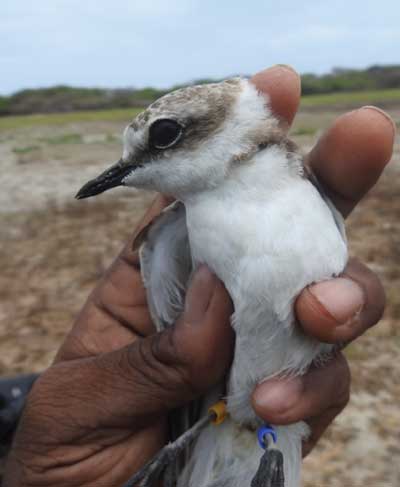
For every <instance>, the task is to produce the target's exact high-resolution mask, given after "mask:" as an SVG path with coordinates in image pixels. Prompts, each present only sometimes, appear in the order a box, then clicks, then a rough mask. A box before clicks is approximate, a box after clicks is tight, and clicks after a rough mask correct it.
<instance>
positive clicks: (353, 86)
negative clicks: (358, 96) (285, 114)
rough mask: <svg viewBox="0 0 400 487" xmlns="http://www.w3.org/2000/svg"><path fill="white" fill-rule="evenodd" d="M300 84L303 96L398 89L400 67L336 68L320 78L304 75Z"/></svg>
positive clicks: (399, 85)
mask: <svg viewBox="0 0 400 487" xmlns="http://www.w3.org/2000/svg"><path fill="white" fill-rule="evenodd" d="M301 83H302V89H303V94H304V95H315V94H321V93H335V92H349V91H364V90H387V89H390V88H400V66H398V65H392V66H390V65H389V66H371V67H370V68H367V69H341V68H336V69H334V70H333V71H332V73H329V74H324V75H321V76H317V75H315V74H304V75H303V76H302V79H301Z"/></svg>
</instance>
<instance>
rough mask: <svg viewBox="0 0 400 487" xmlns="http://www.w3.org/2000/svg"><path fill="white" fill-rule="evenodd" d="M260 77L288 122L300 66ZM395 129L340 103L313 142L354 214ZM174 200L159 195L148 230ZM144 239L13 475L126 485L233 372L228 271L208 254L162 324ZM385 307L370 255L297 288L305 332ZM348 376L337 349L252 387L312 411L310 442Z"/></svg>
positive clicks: (283, 416) (60, 379) (339, 199)
mask: <svg viewBox="0 0 400 487" xmlns="http://www.w3.org/2000/svg"><path fill="white" fill-rule="evenodd" d="M253 81H254V83H255V84H256V85H257V87H258V88H259V89H260V91H263V92H264V93H267V94H268V95H269V98H270V104H271V107H272V110H273V111H274V112H275V114H276V115H277V116H278V117H279V118H280V120H281V123H282V126H283V127H285V128H287V129H288V128H289V126H290V124H291V122H292V120H293V118H294V116H295V114H296V111H297V107H298V104H299V99H300V81H299V77H298V75H297V74H296V73H295V72H294V71H293V70H291V69H290V68H288V67H285V66H275V67H273V68H270V69H268V70H265V71H263V72H261V73H258V74H257V75H255V76H254V77H253ZM393 140H394V126H393V123H392V122H391V120H390V119H389V117H388V116H387V115H385V114H384V113H383V112H381V111H379V110H377V109H375V108H370V107H366V108H362V109H360V110H356V111H353V112H350V113H348V114H346V115H343V116H342V117H339V118H338V119H337V120H336V122H335V123H334V124H333V126H332V127H331V128H330V129H329V130H328V131H327V132H326V133H325V135H324V136H323V137H322V138H321V140H320V141H319V142H318V143H317V145H316V147H315V148H314V149H313V150H312V151H311V153H310V154H309V163H310V165H311V166H312V168H313V170H314V172H315V173H316V175H317V176H318V178H319V180H320V181H321V182H322V184H323V186H324V189H325V190H326V191H327V193H328V194H329V195H330V197H331V198H332V200H333V202H334V203H335V205H336V206H337V208H338V209H339V210H340V211H341V212H342V214H343V215H344V216H347V215H348V214H349V213H350V212H351V210H352V209H353V208H354V206H355V205H356V204H357V202H358V201H359V200H360V198H361V197H362V196H363V195H364V194H365V193H366V192H367V191H368V190H369V189H370V188H371V187H372V186H373V185H374V183H375V182H376V181H377V179H378V178H379V176H380V174H381V172H382V170H383V168H384V167H385V165H386V164H387V162H388V161H389V159H390V157H391V153H392V147H393ZM167 203H168V202H167V200H166V199H165V198H164V197H162V196H159V197H158V198H157V199H156V200H155V202H154V203H153V205H152V207H151V208H150V209H149V210H148V212H147V214H146V215H145V217H144V218H143V220H142V222H141V224H140V225H139V227H138V228H137V230H136V232H135V233H137V232H138V231H139V230H140V228H142V227H143V225H144V224H146V222H149V221H150V220H151V219H152V218H154V216H155V215H157V214H158V213H159V212H160V211H161V209H162V208H163V207H164V206H165V205H166V204H167ZM131 247H132V242H128V244H127V245H126V247H125V248H124V249H123V251H122V252H121V254H120V255H119V256H118V257H117V259H116V260H115V261H114V263H113V264H112V265H111V267H110V269H109V270H108V272H107V273H106V274H105V276H104V277H103V278H102V280H101V281H100V283H99V284H98V285H97V286H96V288H95V289H94V291H93V292H92V294H91V295H90V296H89V298H88V300H87V303H86V304H85V306H84V308H83V309H82V311H81V313H80V314H79V316H78V318H77V320H76V323H75V324H74V327H73V329H72V331H71V332H70V333H69V335H68V336H67V337H66V339H65V341H64V343H63V344H62V346H61V348H60V350H59V352H58V355H57V357H56V359H55V361H54V364H53V365H52V366H51V367H50V368H49V369H48V370H47V371H46V372H45V373H44V374H43V375H42V376H41V377H40V379H39V380H38V381H37V382H36V384H35V385H34V387H33V390H32V391H31V394H30V396H29V400H28V402H27V406H26V409H25V412H24V415H23V418H22V420H21V423H20V427H19V429H18V432H17V434H16V438H15V442H14V445H13V448H12V452H11V454H10V456H9V459H8V464H7V468H6V475H5V479H6V480H5V485H6V486H7V487H17V486H18V487H22V486H25V487H28V486H30V487H33V486H37V487H46V486H54V485H57V486H58V487H63V486H68V487H73V486H76V487H88V486H93V487H101V486H107V487H110V486H116V487H118V486H119V485H121V484H123V482H124V481H126V480H127V479H128V478H129V477H130V476H131V475H132V473H134V472H135V471H137V470H138V469H139V468H140V467H141V466H142V465H143V464H144V463H145V462H146V461H148V460H149V459H150V458H151V457H152V456H153V455H154V454H155V453H156V452H157V451H158V450H159V449H160V447H161V446H162V445H164V444H165V442H166V441H167V436H166V417H167V415H168V412H169V411H170V410H171V409H173V408H176V407H178V406H181V405H183V404H185V403H187V402H188V401H190V400H192V399H194V398H196V397H198V396H199V395H201V394H203V393H204V392H205V391H207V389H208V388H209V387H210V386H212V385H213V384H215V383H216V382H217V381H219V380H221V379H222V378H223V377H224V375H225V374H226V372H227V370H228V368H229V364H230V362H231V359H232V353H233V344H234V336H233V331H232V329H231V327H230V324H229V317H230V315H231V313H232V311H233V308H232V303H231V300H230V298H229V296H228V293H227V292H226V290H225V288H224V286H223V284H222V283H221V282H220V281H219V280H218V279H217V278H216V277H215V276H214V275H213V274H212V273H211V272H210V271H209V270H208V269H207V268H206V267H205V266H202V267H200V269H199V270H198V271H197V273H196V274H195V276H194V278H193V279H192V281H191V283H190V287H189V290H188V293H187V298H186V303H185V310H184V313H183V314H182V316H181V318H180V319H179V320H178V322H177V323H176V324H175V326H174V327H172V328H171V329H169V330H166V331H164V332H162V333H155V332H154V327H153V324H152V322H151V319H150V316H149V313H148V309H147V305H146V296H145V291H144V289H143V286H142V282H141V278H140V271H139V262H138V255H137V253H136V252H133V251H132V250H131ZM383 308H384V293H383V290H382V286H381V284H380V282H379V280H378V278H377V277H376V276H375V275H374V274H373V273H372V272H371V271H370V270H369V269H368V268H367V267H365V266H364V265H363V264H361V263H360V262H358V261H351V262H349V264H348V266H347V267H346V269H345V271H344V273H343V275H342V276H341V277H339V278H336V279H332V280H329V281H325V282H323V283H319V284H317V285H312V286H309V287H308V288H307V289H305V290H304V291H303V292H302V294H301V295H300V296H299V297H298V299H297V302H296V313H297V317H298V321H299V324H300V326H301V327H302V328H303V330H304V332H305V333H307V334H309V335H312V336H314V337H316V338H318V339H320V340H323V341H326V342H330V343H335V344H343V343H348V342H350V341H351V340H354V339H356V338H357V337H358V336H360V335H361V334H362V333H364V332H365V331H366V330H367V329H368V328H369V327H371V326H372V325H374V324H375V323H377V321H378V320H379V318H380V317H381V314H382V312H383ZM349 390H350V375H349V369H348V365H347V362H346V360H345V358H344V357H343V355H342V354H341V353H338V355H337V356H336V357H335V358H334V359H333V360H332V361H331V362H330V363H329V364H327V365H326V366H325V367H323V368H312V369H311V370H310V371H309V372H308V373H307V374H306V375H305V376H303V377H298V378H293V379H291V380H278V379H276V380H271V381H267V382H264V383H263V384H261V385H259V386H258V387H256V389H255V391H254V394H253V398H252V401H253V406H254V408H255V410H256V412H257V414H258V415H259V416H260V417H261V418H263V419H264V420H265V421H267V422H271V423H274V424H287V423H292V422H295V421H299V420H305V421H307V423H308V424H309V425H310V426H311V428H312V434H311V437H310V438H309V440H308V441H307V443H305V445H304V453H305V454H306V453H307V452H309V451H310V450H311V448H312V447H313V446H314V445H315V442H316V441H317V440H318V438H319V437H320V436H321V434H322V433H323V431H324V430H325V429H326V427H327V426H328V425H329V424H330V423H331V422H332V420H333V419H334V417H335V416H336V415H337V414H339V412H340V411H341V410H342V409H343V408H344V406H345V405H346V403H347V401H348V398H349Z"/></svg>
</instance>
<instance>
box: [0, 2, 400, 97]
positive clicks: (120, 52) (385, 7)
mask: <svg viewBox="0 0 400 487" xmlns="http://www.w3.org/2000/svg"><path fill="white" fill-rule="evenodd" d="M278 63H283V64H291V65H292V66H293V67H295V68H296V69H297V70H298V71H299V72H301V73H305V72H314V73H325V72H328V71H330V70H331V69H332V68H333V67H355V68H363V67H366V66H369V65H372V64H400V1H399V0H380V1H377V0H335V2H327V1H325V0H320V1H317V0H302V1H294V0H285V1H283V2H278V0H273V1H271V0H264V1H262V0H246V1H243V0H240V1H238V0H230V1H228V0H40V1H33V0H1V1H0V94H10V93H12V92H15V91H17V90H20V89H22V88H36V87H45V86H52V85H57V84H67V85H71V86H91V87H92V86H100V87H137V88H140V87H145V86H155V87H159V88H168V87H171V86H173V85H175V84H179V83H184V82H187V81H192V80H195V79H199V78H209V77H211V78H224V77H228V76H230V75H236V74H252V73H255V72H257V71H259V70H260V69H263V68H264V67H267V66H270V65H273V64H278Z"/></svg>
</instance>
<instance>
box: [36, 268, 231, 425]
mask: <svg viewBox="0 0 400 487" xmlns="http://www.w3.org/2000/svg"><path fill="white" fill-rule="evenodd" d="M232 312H233V307H232V302H231V299H230V297H229V295H228V293H227V291H226V289H225V287H224V285H223V284H222V283H221V281H219V280H218V279H217V277H216V276H215V275H213V274H212V273H211V272H210V271H209V270H208V268H207V267H206V266H201V267H200V268H199V269H198V271H197V272H196V273H195V275H194V276H193V278H192V281H191V283H190V286H189V289H188V292H187V296H186V302H185V310H184V312H183V314H182V316H181V318H180V319H179V320H178V322H177V323H176V324H175V325H174V326H172V327H171V328H169V329H166V330H165V331H163V332H161V333H156V334H154V335H152V336H149V337H146V338H143V339H139V340H136V341H135V342H134V343H133V344H131V345H129V346H127V347H124V348H123V349H120V350H116V351H113V352H110V353H106V354H102V355H98V356H96V357H91V358H86V359H82V360H75V361H69V362H65V363H59V364H56V365H55V366H53V367H52V368H51V369H53V370H52V372H53V373H52V374H51V371H50V369H49V370H48V371H47V372H46V374H44V376H47V378H46V377H41V379H39V383H42V387H44V386H45V384H44V382H45V383H47V386H48V387H49V386H50V383H51V388H52V393H51V397H52V398H53V401H57V397H60V398H63V399H62V400H63V407H65V400H66V398H65V394H64V393H63V391H65V389H67V390H69V392H70V393H69V394H68V400H69V401H70V404H69V405H68V408H69V411H70V412H71V413H72V412H73V411H74V410H79V411H80V414H81V415H82V407H81V404H82V401H84V402H85V403H86V402H87V400H88V397H90V411H89V410H88V415H89V416H90V418H91V421H92V422H93V420H94V421H95V422H97V424H100V425H107V426H115V427H121V426H127V425H130V426H132V422H135V418H137V417H142V418H144V417H146V416H147V417H148V416H149V415H159V414H162V413H165V412H166V411H168V410H170V409H173V408H176V407H178V406H180V405H182V404H184V403H187V402H189V401H191V400H193V399H194V398H196V397H197V396H199V395H201V394H202V393H204V392H205V391H206V390H207V389H209V388H210V387H211V386H212V385H214V384H216V383H217V382H218V381H219V380H220V379H222V377H223V376H224V374H225V373H226V371H227V369H228V367H229V365H230V362H231V359H232V355H233V342H234V332H233V330H232V328H231V326H230V316H231V314H232ZM64 368H66V369H67V370H64V373H62V369H64ZM51 376H52V377H53V380H52V379H51ZM54 388H56V389H61V390H60V394H57V393H56V391H55V390H54ZM47 396H48V394H47ZM72 414H73V413H72Z"/></svg>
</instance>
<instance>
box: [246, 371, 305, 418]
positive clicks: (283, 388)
mask: <svg viewBox="0 0 400 487" xmlns="http://www.w3.org/2000/svg"><path fill="white" fill-rule="evenodd" d="M302 390H303V383H302V381H301V379H300V378H298V377H294V378H291V379H272V380H267V381H265V382H262V383H261V384H259V385H258V386H257V388H256V390H255V391H254V394H253V403H254V406H255V407H256V408H257V409H259V410H263V411H269V412H271V413H277V414H283V413H286V412H287V411H289V410H290V409H292V408H293V407H294V406H295V405H296V403H297V402H298V399H299V396H300V395H301V392H302Z"/></svg>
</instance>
